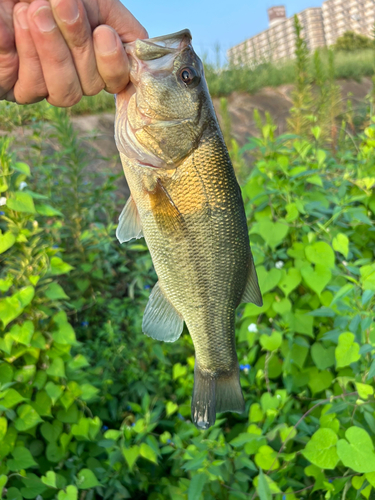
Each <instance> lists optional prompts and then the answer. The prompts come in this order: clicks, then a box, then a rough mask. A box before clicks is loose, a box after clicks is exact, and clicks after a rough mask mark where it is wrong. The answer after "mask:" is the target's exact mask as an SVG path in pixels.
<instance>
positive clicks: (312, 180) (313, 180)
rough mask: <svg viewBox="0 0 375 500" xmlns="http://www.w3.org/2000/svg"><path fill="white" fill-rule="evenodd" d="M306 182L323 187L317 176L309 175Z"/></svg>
mask: <svg viewBox="0 0 375 500" xmlns="http://www.w3.org/2000/svg"><path fill="white" fill-rule="evenodd" d="M306 182H310V184H315V186H320V187H323V181H322V179H321V177H319V175H311V176H310V177H307V179H306Z"/></svg>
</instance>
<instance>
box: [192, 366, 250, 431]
mask: <svg viewBox="0 0 375 500" xmlns="http://www.w3.org/2000/svg"><path fill="white" fill-rule="evenodd" d="M244 410H245V401H244V398H243V395H242V390H241V385H240V379H239V370H238V368H237V369H236V370H233V372H232V373H230V374H227V373H225V374H222V375H220V376H218V377H211V376H210V375H209V374H207V373H204V372H203V371H202V370H200V369H199V367H198V364H197V363H195V369H194V389H193V399H192V402H191V417H192V420H193V422H194V424H195V425H196V426H197V427H198V429H202V430H204V429H208V428H209V427H211V425H214V423H215V420H216V412H225V411H233V412H237V413H242V412H243V411H244Z"/></svg>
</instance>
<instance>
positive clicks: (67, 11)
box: [55, 0, 79, 24]
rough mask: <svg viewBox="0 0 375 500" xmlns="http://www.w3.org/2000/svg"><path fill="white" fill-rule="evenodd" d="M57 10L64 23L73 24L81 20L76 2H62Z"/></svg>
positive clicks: (70, 0) (62, 0)
mask: <svg viewBox="0 0 375 500" xmlns="http://www.w3.org/2000/svg"><path fill="white" fill-rule="evenodd" d="M55 8H56V13H57V15H58V16H59V18H60V19H61V21H63V22H64V23H67V24H73V23H74V22H75V21H77V19H78V18H79V10H78V5H77V2H76V0H61V2H59V3H58V4H57V5H56V7H55Z"/></svg>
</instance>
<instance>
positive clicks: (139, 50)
mask: <svg viewBox="0 0 375 500" xmlns="http://www.w3.org/2000/svg"><path fill="white" fill-rule="evenodd" d="M191 40H192V36H191V33H190V31H189V30H188V29H184V30H181V31H178V32H176V33H172V34H170V35H163V36H159V37H154V38H149V39H146V40H135V41H134V42H130V43H125V44H124V48H125V51H126V53H127V55H128V59H129V69H130V81H131V84H130V85H128V87H127V88H126V89H125V90H124V91H123V92H121V93H120V94H118V95H117V96H116V108H117V112H116V121H115V124H116V126H115V129H116V131H115V140H116V145H117V148H118V150H119V151H120V152H121V153H123V154H124V155H125V156H127V157H128V158H130V159H132V160H133V161H135V163H136V164H137V165H138V166H140V167H143V168H151V169H167V170H168V169H175V168H176V165H175V164H174V163H173V161H172V160H169V161H165V159H162V158H159V157H158V156H156V155H154V154H153V153H151V152H149V151H147V150H146V149H145V148H144V147H143V145H142V144H141V143H140V142H139V141H138V139H137V137H136V132H137V130H135V129H133V127H132V126H131V124H130V121H129V119H128V116H127V112H128V107H129V104H130V101H131V100H132V99H136V92H137V86H138V84H139V82H140V79H141V74H142V72H143V71H144V70H147V71H151V72H152V73H154V74H157V73H164V72H165V73H167V72H169V71H171V70H172V69H173V63H174V59H175V57H176V56H177V55H178V54H179V53H180V52H181V51H182V50H184V49H185V48H186V47H188V46H189V45H191ZM137 113H138V115H139V117H140V118H141V119H142V122H143V124H142V126H146V125H150V124H155V123H157V122H160V121H162V122H163V124H164V125H165V126H168V125H169V124H171V123H175V122H176V120H173V121H169V120H165V119H164V117H155V116H152V115H150V114H149V113H150V110H147V109H140V108H139V107H138V106H137Z"/></svg>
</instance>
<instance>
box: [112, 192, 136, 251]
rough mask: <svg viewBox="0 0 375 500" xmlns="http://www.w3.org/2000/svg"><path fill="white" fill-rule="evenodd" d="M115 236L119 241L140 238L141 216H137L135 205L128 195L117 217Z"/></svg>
mask: <svg viewBox="0 0 375 500" xmlns="http://www.w3.org/2000/svg"><path fill="white" fill-rule="evenodd" d="M116 236H117V239H118V240H119V242H120V243H124V242H125V241H129V240H132V239H133V238H136V239H139V238H142V236H143V233H142V226H141V218H140V217H139V213H138V209H137V206H136V204H135V202H134V200H133V197H132V196H130V198H129V199H128V201H127V202H126V205H125V207H124V209H123V211H122V212H121V214H120V217H119V223H118V226H117V230H116Z"/></svg>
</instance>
